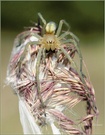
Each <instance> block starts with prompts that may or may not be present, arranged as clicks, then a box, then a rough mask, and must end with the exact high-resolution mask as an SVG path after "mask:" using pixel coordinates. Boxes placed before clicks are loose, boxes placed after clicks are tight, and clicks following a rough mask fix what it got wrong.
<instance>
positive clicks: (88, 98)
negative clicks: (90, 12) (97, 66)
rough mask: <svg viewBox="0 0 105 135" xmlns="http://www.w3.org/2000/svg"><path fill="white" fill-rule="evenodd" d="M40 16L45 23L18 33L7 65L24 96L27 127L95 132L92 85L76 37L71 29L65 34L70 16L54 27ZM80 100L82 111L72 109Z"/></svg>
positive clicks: (10, 77)
mask: <svg viewBox="0 0 105 135" xmlns="http://www.w3.org/2000/svg"><path fill="white" fill-rule="evenodd" d="M39 17H40V18H41V20H42V22H44V23H45V25H46V28H45V27H42V26H40V24H39V23H38V25H37V26H35V27H31V28H29V29H28V30H26V31H24V32H22V33H21V34H19V35H18V36H17V37H16V39H15V42H14V48H13V51H12V55H11V58H10V63H9V66H8V70H7V82H8V83H9V84H10V85H11V86H12V88H13V89H14V90H15V93H16V94H17V95H18V97H19V109H20V118H21V123H22V126H23V130H24V133H33V134H35V133H36V134H38V133H39V134H42V131H41V130H40V127H42V128H43V127H46V125H50V126H51V129H52V133H53V134H63V133H66V134H79V135H80V134H86V135H91V134H92V121H93V118H94V116H97V114H98V110H97V107H96V104H95V93H94V89H93V86H92V85H91V83H90V81H89V79H88V78H87V77H86V75H84V73H83V71H82V66H83V64H82V63H83V59H82V54H81V52H80V49H79V46H78V41H77V40H76V39H77V38H76V36H75V35H74V34H73V33H71V32H69V31H67V32H64V33H63V34H61V35H60V32H62V31H61V30H60V29H61V26H62V25H61V24H62V22H63V23H64V24H66V25H67V26H68V24H67V23H66V22H65V21H62V20H61V21H60V24H59V25H60V26H58V29H57V32H55V30H56V27H55V24H54V23H52V22H50V23H49V24H48V25H47V23H46V22H45V20H44V18H43V17H42V16H41V14H40V13H39ZM43 31H46V32H45V33H44V34H43ZM59 35H60V36H59ZM66 36H70V37H69V39H68V38H67V37H66ZM76 55H77V56H78V57H79V59H80V65H79V66H80V69H79V68H78V67H79V66H78V65H77V63H76V62H75V56H76ZM81 103H83V104H85V106H86V107H85V106H83V105H82V104H81ZM80 104H81V108H78V109H80V110H83V112H84V113H83V114H82V115H81V116H79V115H78V111H79V110H78V111H77V112H75V111H73V110H75V108H76V106H78V105H80ZM75 113H76V115H75ZM27 125H28V126H27Z"/></svg>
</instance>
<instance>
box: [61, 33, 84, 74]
mask: <svg viewBox="0 0 105 135" xmlns="http://www.w3.org/2000/svg"><path fill="white" fill-rule="evenodd" d="M68 35H70V36H71V37H72V38H73V39H67V40H65V41H62V43H69V42H70V43H73V44H74V46H75V47H76V49H77V52H78V54H79V58H80V72H81V74H82V75H83V73H82V64H83V58H82V54H81V50H80V48H79V39H78V37H77V36H75V35H74V34H73V33H72V32H69V31H68V32H65V33H63V34H62V35H61V36H60V37H59V39H60V40H62V39H63V38H65V37H66V36H68Z"/></svg>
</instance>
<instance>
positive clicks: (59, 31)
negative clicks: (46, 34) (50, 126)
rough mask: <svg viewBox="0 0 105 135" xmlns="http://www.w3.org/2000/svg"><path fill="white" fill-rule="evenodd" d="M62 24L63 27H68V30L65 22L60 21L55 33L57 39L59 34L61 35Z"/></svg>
mask: <svg viewBox="0 0 105 135" xmlns="http://www.w3.org/2000/svg"><path fill="white" fill-rule="evenodd" d="M63 24H65V25H66V26H67V27H68V30H69V29H70V26H69V24H68V23H67V22H66V21H65V20H60V22H59V26H58V29H57V32H56V35H57V37H58V36H59V35H60V33H61V30H62V26H63Z"/></svg>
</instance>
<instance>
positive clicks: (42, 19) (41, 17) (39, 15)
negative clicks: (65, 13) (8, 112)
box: [38, 13, 47, 35]
mask: <svg viewBox="0 0 105 135" xmlns="http://www.w3.org/2000/svg"><path fill="white" fill-rule="evenodd" d="M38 17H39V18H40V19H41V21H42V22H43V24H44V25H43V28H42V33H41V34H42V35H44V34H45V27H46V24H47V23H46V20H45V19H44V18H43V16H42V15H41V13H38Z"/></svg>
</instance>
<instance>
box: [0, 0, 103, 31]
mask: <svg viewBox="0 0 105 135" xmlns="http://www.w3.org/2000/svg"><path fill="white" fill-rule="evenodd" d="M103 10H104V2H103V1H22V2H21V1H11V2H6V1H4V2H3V1H2V2H1V22H2V23H1V24H2V28H8V29H10V28H12V29H18V30H20V29H22V28H23V27H24V26H29V25H31V23H30V20H33V21H37V13H38V12H41V13H42V15H43V16H44V18H46V19H47V21H55V22H57V23H58V22H59V20H60V19H65V20H66V21H67V22H69V23H70V25H71V27H72V29H73V30H76V31H81V32H84V33H87V32H93V31H99V32H102V31H103V18H104V17H103V13H104V11H103Z"/></svg>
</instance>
